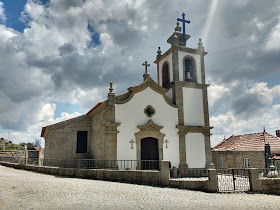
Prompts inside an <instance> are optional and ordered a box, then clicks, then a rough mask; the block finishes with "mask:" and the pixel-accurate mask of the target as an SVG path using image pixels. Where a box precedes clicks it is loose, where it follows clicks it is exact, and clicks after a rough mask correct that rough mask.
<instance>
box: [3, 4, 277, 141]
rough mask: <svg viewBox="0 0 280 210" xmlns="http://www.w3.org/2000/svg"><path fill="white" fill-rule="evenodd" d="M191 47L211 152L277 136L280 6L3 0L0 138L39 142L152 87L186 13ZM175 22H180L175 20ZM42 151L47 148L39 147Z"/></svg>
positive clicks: (188, 44) (189, 45) (188, 42)
mask: <svg viewBox="0 0 280 210" xmlns="http://www.w3.org/2000/svg"><path fill="white" fill-rule="evenodd" d="M183 12H184V13H185V14H186V18H187V19H188V20H190V21H191V23H190V24H188V25H187V27H186V32H187V33H188V34H190V35H191V38H190V39H189V40H188V41H187V46H188V47H191V48H197V44H198V40H199V38H202V41H203V43H204V47H205V51H207V52H208V55H206V56H205V71H206V82H207V83H208V84H210V86H209V88H208V99H209V111H210V124H211V126H214V129H212V131H211V132H212V136H211V145H212V146H214V145H215V144H217V143H218V142H220V141H221V140H222V139H223V138H224V137H226V138H228V137H230V136H231V135H232V134H234V135H238V134H244V133H253V132H262V131H263V129H264V127H265V129H266V131H267V132H269V133H271V134H275V130H276V129H277V127H278V128H280V59H279V58H280V15H279V14H280V1H276V0H270V1H263V0H235V1H222V0H212V1H205V0H196V1H194V0H176V1H168V0H153V1H145V0H136V1H130V0H119V1H112V0H103V1H102V0H44V1H40V0H27V1H25V0H0V137H3V138H8V137H9V140H11V141H13V142H15V143H20V142H33V141H34V140H35V139H39V138H40V133H41V128H42V126H46V125H50V124H53V123H57V122H60V121H63V120H66V119H69V118H72V117H76V116H79V115H82V114H85V113H87V111H88V110H90V109H91V108H92V107H93V106H94V105H95V104H96V103H98V102H99V101H103V100H106V98H107V94H108V91H109V90H108V89H109V83H110V81H113V83H114V91H115V92H116V94H121V93H123V92H126V90H127V88H128V87H131V86H135V85H138V84H140V83H141V82H142V75H143V73H144V68H143V66H142V63H143V62H144V61H146V60H147V61H148V62H149V63H150V64H151V67H150V68H149V70H148V71H149V73H150V75H151V77H152V78H153V79H154V80H155V81H157V76H156V64H154V63H153V61H154V60H155V58H156V54H157V53H156V52H157V47H159V46H160V47H161V50H162V51H163V52H165V51H167V50H168V49H169V48H170V45H169V44H168V43H167V42H166V40H167V39H168V37H169V36H170V35H171V34H172V33H173V31H174V28H175V26H176V19H177V17H180V15H181V14H182V13H183ZM177 14H178V15H177ZM41 140H42V143H43V145H44V140H43V138H41Z"/></svg>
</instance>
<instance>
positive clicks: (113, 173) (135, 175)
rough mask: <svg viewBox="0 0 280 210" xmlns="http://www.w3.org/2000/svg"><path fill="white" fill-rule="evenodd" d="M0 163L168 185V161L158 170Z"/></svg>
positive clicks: (107, 178) (64, 174) (68, 174)
mask: <svg viewBox="0 0 280 210" xmlns="http://www.w3.org/2000/svg"><path fill="white" fill-rule="evenodd" d="M0 164H1V165H4V166H7V167H13V168H15V169H24V170H28V171H34V172H38V173H44V174H50V175H58V176H68V177H78V178H85V179H96V180H106V181H118V182H129V183H137V184H147V185H162V186H168V185H169V178H170V177H169V162H168V161H161V162H160V169H161V170H160V171H144V170H108V169H77V168H58V167H48V166H34V165H23V164H18V163H9V162H3V161H0Z"/></svg>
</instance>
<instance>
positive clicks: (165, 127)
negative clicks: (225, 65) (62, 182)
mask: <svg viewBox="0 0 280 210" xmlns="http://www.w3.org/2000/svg"><path fill="white" fill-rule="evenodd" d="M178 21H182V22H183V32H182V28H181V27H180V26H179V22H177V26H176V28H175V31H174V33H173V34H172V35H171V36H170V37H169V38H168V40H167V42H168V43H169V44H170V45H171V47H170V49H169V50H167V51H166V52H165V53H163V54H162V52H161V50H160V48H159V49H158V52H157V56H156V60H155V61H154V63H155V64H156V65H157V82H155V81H154V80H153V79H152V78H151V77H150V76H149V74H148V71H147V67H148V66H150V65H149V64H148V63H147V61H146V62H145V63H143V64H142V65H143V66H145V74H144V75H143V82H142V83H141V84H139V85H138V86H135V87H129V88H128V89H127V92H126V93H123V94H121V95H115V93H114V90H113V84H112V83H110V88H109V93H108V96H107V97H106V100H105V101H102V102H99V103H98V104H96V105H95V106H94V107H93V108H92V109H91V110H89V112H88V113H87V114H85V115H82V116H79V117H76V118H72V119H69V120H66V121H63V122H60V123H56V124H53V125H48V126H46V127H43V128H42V133H41V137H44V139H45V159H99V160H168V161H170V166H171V167H176V168H180V169H186V168H213V163H212V156H211V146H210V135H211V133H210V130H211V129H212V128H213V127H211V126H210V124H209V111H208V99H207V87H208V86H209V85H208V84H206V83H205V67H204V56H205V55H206V54H207V52H205V51H204V47H203V44H202V42H201V39H200V40H199V43H198V48H189V47H187V46H186V42H187V40H188V39H189V38H190V35H188V34H186V33H185V23H189V22H187V21H186V20H185V18H184V14H183V19H178Z"/></svg>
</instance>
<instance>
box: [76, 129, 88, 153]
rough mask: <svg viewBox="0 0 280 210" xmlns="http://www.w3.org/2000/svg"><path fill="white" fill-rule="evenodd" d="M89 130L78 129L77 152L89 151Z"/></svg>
mask: <svg viewBox="0 0 280 210" xmlns="http://www.w3.org/2000/svg"><path fill="white" fill-rule="evenodd" d="M87 139H88V132H87V131H78V132H77V147H76V153H87Z"/></svg>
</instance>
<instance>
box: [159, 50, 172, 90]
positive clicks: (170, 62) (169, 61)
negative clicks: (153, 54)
mask: <svg viewBox="0 0 280 210" xmlns="http://www.w3.org/2000/svg"><path fill="white" fill-rule="evenodd" d="M165 61H168V63H169V76H170V82H172V81H173V64H172V52H171V53H169V54H168V55H167V56H166V57H165V58H164V59H162V60H161V61H160V62H159V64H158V65H159V81H158V84H159V85H160V86H162V65H163V63H164V62H165Z"/></svg>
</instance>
